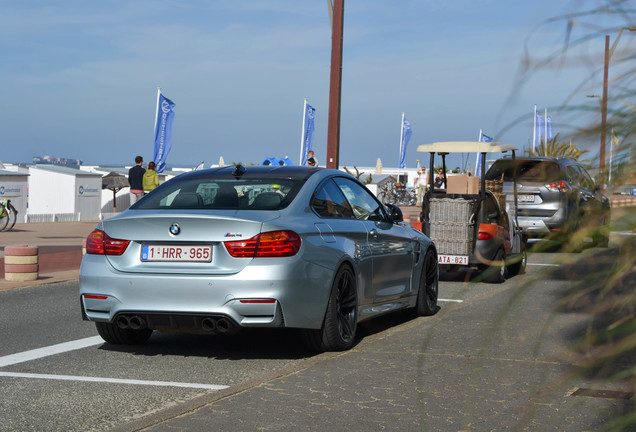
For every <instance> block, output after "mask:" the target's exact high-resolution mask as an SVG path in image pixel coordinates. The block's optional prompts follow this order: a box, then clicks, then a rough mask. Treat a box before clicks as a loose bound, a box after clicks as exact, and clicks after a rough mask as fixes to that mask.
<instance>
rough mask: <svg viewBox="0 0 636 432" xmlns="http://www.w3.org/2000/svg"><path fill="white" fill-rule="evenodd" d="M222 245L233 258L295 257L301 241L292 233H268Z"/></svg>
mask: <svg viewBox="0 0 636 432" xmlns="http://www.w3.org/2000/svg"><path fill="white" fill-rule="evenodd" d="M224 244H225V248H226V249H227V251H228V252H229V253H230V255H232V256H233V257H234V258H274V257H289V256H294V255H296V253H297V252H298V250H299V249H300V244H301V240H300V236H299V235H298V234H296V233H295V232H293V231H270V232H264V233H261V234H258V235H255V236H254V237H252V238H250V239H247V240H234V241H226V242H224Z"/></svg>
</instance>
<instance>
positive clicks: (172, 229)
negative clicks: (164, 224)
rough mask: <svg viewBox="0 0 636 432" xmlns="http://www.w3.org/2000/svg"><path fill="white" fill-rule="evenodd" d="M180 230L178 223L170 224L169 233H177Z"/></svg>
mask: <svg viewBox="0 0 636 432" xmlns="http://www.w3.org/2000/svg"><path fill="white" fill-rule="evenodd" d="M180 232H181V227H180V226H179V224H176V223H173V224H172V225H170V234H172V235H179V233H180Z"/></svg>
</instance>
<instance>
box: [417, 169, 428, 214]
mask: <svg viewBox="0 0 636 432" xmlns="http://www.w3.org/2000/svg"><path fill="white" fill-rule="evenodd" d="M417 174H418V177H417V178H416V179H415V184H416V186H417V205H420V204H422V198H423V197H424V194H425V193H426V186H427V184H428V181H427V180H428V178H427V176H426V168H420V169H419V170H417Z"/></svg>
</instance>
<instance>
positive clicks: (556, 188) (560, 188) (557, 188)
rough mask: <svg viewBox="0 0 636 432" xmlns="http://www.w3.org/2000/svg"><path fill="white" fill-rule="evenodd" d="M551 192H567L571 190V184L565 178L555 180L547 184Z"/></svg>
mask: <svg viewBox="0 0 636 432" xmlns="http://www.w3.org/2000/svg"><path fill="white" fill-rule="evenodd" d="M545 187H546V188H547V189H548V190H549V191H550V192H567V191H569V190H570V185H569V184H568V183H567V182H566V181H563V180H559V181H555V182H552V183H550V184H547V185H545Z"/></svg>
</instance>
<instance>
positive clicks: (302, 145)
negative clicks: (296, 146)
mask: <svg viewBox="0 0 636 432" xmlns="http://www.w3.org/2000/svg"><path fill="white" fill-rule="evenodd" d="M306 117H307V98H305V103H304V104H303V130H302V132H301V134H300V159H299V160H298V165H302V163H303V157H304V156H305V118H306Z"/></svg>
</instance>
